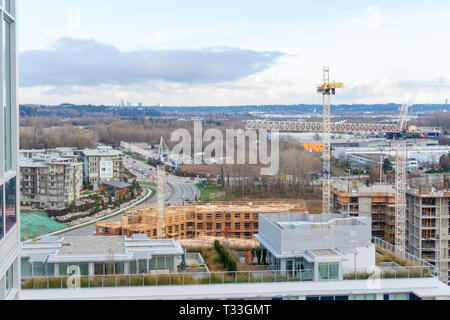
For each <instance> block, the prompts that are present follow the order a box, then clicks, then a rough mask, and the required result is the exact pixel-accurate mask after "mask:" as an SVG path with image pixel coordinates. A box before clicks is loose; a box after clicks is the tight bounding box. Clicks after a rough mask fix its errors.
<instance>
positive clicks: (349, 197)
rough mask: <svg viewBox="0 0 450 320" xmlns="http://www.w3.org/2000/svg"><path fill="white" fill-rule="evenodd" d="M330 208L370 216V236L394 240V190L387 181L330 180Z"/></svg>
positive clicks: (352, 214) (357, 215)
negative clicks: (368, 182)
mask: <svg viewBox="0 0 450 320" xmlns="http://www.w3.org/2000/svg"><path fill="white" fill-rule="evenodd" d="M331 190H332V193H333V212H336V213H343V214H349V215H351V216H355V217H364V216H365V217H370V218H372V236H374V237H377V238H381V239H384V240H386V241H388V242H391V243H394V241H395V190H394V187H393V186H392V184H390V183H375V184H370V185H368V184H364V183H362V182H361V181H357V180H353V181H352V180H339V181H333V187H332V188H331Z"/></svg>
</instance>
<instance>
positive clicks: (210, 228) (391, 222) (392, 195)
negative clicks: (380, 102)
mask: <svg viewBox="0 0 450 320" xmlns="http://www.w3.org/2000/svg"><path fill="white" fill-rule="evenodd" d="M343 86H344V85H343V84H342V83H339V82H331V81H330V73H329V68H328V67H324V70H323V83H322V84H321V85H319V86H318V87H317V92H318V93H319V94H321V95H322V96H323V121H322V122H304V121H271V120H249V121H247V125H246V129H253V130H277V131H279V132H320V133H321V134H322V137H321V138H322V144H320V145H319V144H317V145H314V146H312V145H311V146H307V147H306V149H307V151H310V152H321V153H322V157H321V160H322V171H321V182H322V183H321V184H322V214H331V213H342V214H349V215H351V216H366V217H368V218H371V223H372V226H371V227H372V236H373V237H376V238H381V239H384V240H386V241H388V242H390V243H392V244H393V245H394V248H395V251H396V253H398V254H399V255H401V256H403V257H405V255H406V254H407V251H411V252H414V253H415V254H417V255H418V256H420V257H422V258H423V259H425V260H427V261H430V262H431V263H433V264H435V265H436V266H438V269H439V271H440V273H441V277H442V278H443V279H445V281H447V280H448V277H449V276H450V273H449V271H448V270H449V266H450V262H449V259H448V256H449V253H450V252H449V249H448V248H449V243H450V238H449V232H448V231H449V229H448V226H449V223H450V219H449V203H450V202H449V200H450V199H449V194H448V192H447V190H448V179H446V177H445V179H444V180H445V181H446V184H445V185H444V187H443V188H442V191H441V192H437V191H436V190H437V188H435V187H432V189H431V192H430V193H426V192H425V193H424V192H420V191H419V192H418V191H417V190H415V189H412V188H411V187H412V185H408V173H407V159H408V158H407V142H406V139H407V136H408V134H415V133H417V130H419V131H420V130H422V129H421V128H416V127H414V126H411V127H408V126H407V120H408V106H407V105H403V106H402V107H401V108H400V110H399V111H400V114H399V118H398V122H397V123H348V122H345V121H343V122H334V123H332V122H331V96H332V95H335V94H336V91H337V89H339V88H342V87H343ZM332 132H333V133H350V134H356V133H363V134H369V135H373V134H375V135H385V136H386V138H387V139H388V140H390V142H389V144H391V143H392V146H393V150H394V158H395V159H394V161H395V180H394V181H395V182H394V184H391V183H387V182H385V183H382V182H381V181H382V179H381V178H380V183H378V184H373V183H372V184H370V183H369V182H368V181H366V183H363V182H362V181H352V185H351V186H350V181H349V180H348V181H342V180H341V181H339V179H332V167H331V133H332ZM158 158H159V160H158V165H157V187H158V189H157V197H158V201H157V206H156V207H155V208H144V209H140V210H135V211H130V212H127V213H126V214H125V215H124V216H123V217H122V218H121V219H120V220H117V221H112V222H100V223H97V229H96V233H97V235H126V236H128V237H131V236H132V235H133V234H146V235H147V236H149V237H150V238H158V239H164V238H172V239H177V240H182V241H201V243H202V244H205V243H208V244H210V243H212V241H213V240H214V239H234V240H236V241H237V242H236V243H235V244H237V246H239V241H246V243H245V244H240V245H241V246H247V245H248V242H249V241H252V240H253V236H254V234H257V233H258V215H259V214H262V213H289V212H307V210H306V207H305V205H304V202H293V203H289V202H279V203H276V202H268V203H258V204H255V203H225V202H221V203H211V204H206V205H190V206H180V207H166V205H165V180H164V179H165V172H164V164H165V158H164V141H163V139H161V143H160V150H159V153H158ZM380 172H381V168H380ZM427 179H428V178H427ZM425 184H428V183H425ZM437 220H439V222H438V221H437ZM436 228H437V229H436ZM205 241H206V242H205Z"/></svg>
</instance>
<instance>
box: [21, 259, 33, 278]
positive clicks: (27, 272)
mask: <svg viewBox="0 0 450 320" xmlns="http://www.w3.org/2000/svg"><path fill="white" fill-rule="evenodd" d="M20 265H21V267H20V270H21V276H22V279H24V278H30V277H32V276H33V274H32V267H31V263H28V258H22V259H20Z"/></svg>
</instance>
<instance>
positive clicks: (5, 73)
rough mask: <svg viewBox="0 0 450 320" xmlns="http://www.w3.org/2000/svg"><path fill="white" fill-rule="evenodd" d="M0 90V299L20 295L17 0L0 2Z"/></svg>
mask: <svg viewBox="0 0 450 320" xmlns="http://www.w3.org/2000/svg"><path fill="white" fill-rule="evenodd" d="M0 6H1V8H0V12H1V15H2V22H1V29H2V30H1V35H2V50H1V53H0V55H1V61H2V63H1V67H0V69H1V74H2V81H1V86H2V90H0V94H1V96H2V98H1V100H2V102H3V111H2V112H0V206H1V208H0V209H1V210H0V300H4V299H7V300H11V299H18V298H19V295H20V249H21V246H20V226H19V216H20V214H19V206H18V205H17V202H18V198H19V193H18V189H19V188H17V184H18V181H17V176H18V152H17V150H18V145H19V112H18V105H17V100H16V91H17V64H16V61H17V51H16V43H17V28H16V14H17V1H15V0H4V1H2V3H1V5H0Z"/></svg>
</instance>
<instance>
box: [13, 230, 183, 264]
mask: <svg viewBox="0 0 450 320" xmlns="http://www.w3.org/2000/svg"><path fill="white" fill-rule="evenodd" d="M22 248H23V249H22V256H23V257H28V258H29V259H30V261H31V262H33V261H34V262H49V263H54V262H59V263H62V262H87V261H91V262H93V261H105V260H108V259H111V257H114V258H115V259H116V260H120V261H129V260H134V259H141V258H143V257H145V258H147V259H149V258H150V257H151V256H152V255H179V254H183V249H182V247H181V244H180V243H179V242H177V241H175V240H155V239H150V238H148V237H147V236H145V235H140V236H133V237H132V238H127V237H124V236H108V237H101V236H85V237H64V238H57V237H44V238H42V239H40V240H38V241H33V240H29V241H25V242H23V244H22Z"/></svg>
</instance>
